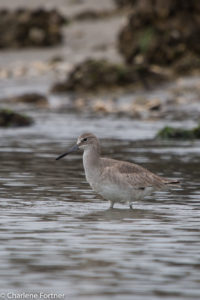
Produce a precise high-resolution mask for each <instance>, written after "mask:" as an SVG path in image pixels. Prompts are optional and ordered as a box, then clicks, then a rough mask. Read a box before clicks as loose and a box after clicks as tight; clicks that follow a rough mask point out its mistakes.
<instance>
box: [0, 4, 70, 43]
mask: <svg viewBox="0 0 200 300" xmlns="http://www.w3.org/2000/svg"><path fill="white" fill-rule="evenodd" d="M64 23H65V19H64V17H63V16H61V15H60V13H58V12H57V11H56V10H55V9H54V10H50V11H46V10H44V9H36V10H29V9H18V10H15V11H8V10H0V48H22V47H38V46H52V45H57V44H60V43H61V42H62V33H61V27H62V25H63V24H64Z"/></svg>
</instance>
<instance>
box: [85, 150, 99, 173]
mask: <svg viewBox="0 0 200 300" xmlns="http://www.w3.org/2000/svg"><path fill="white" fill-rule="evenodd" d="M83 166H84V169H85V174H86V178H87V179H91V178H92V177H93V176H94V177H95V176H96V175H98V173H99V171H100V149H99V147H98V145H96V146H93V147H91V148H89V149H86V150H85V151H84V153H83Z"/></svg>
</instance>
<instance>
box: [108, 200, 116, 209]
mask: <svg viewBox="0 0 200 300" xmlns="http://www.w3.org/2000/svg"><path fill="white" fill-rule="evenodd" d="M114 204H115V202H113V201H110V207H109V208H111V209H112V208H113V207H114Z"/></svg>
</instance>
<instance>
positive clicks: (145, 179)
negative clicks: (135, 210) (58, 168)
mask: <svg viewBox="0 0 200 300" xmlns="http://www.w3.org/2000/svg"><path fill="white" fill-rule="evenodd" d="M79 149H81V150H83V166H84V170H85V175H86V179H87V181H88V183H89V184H90V186H91V187H92V189H93V190H94V191H95V192H97V194H100V195H101V196H102V197H103V198H104V199H106V200H109V201H110V208H113V206H114V204H115V203H129V206H130V208H132V203H133V201H134V200H139V199H143V198H144V197H145V196H147V195H150V194H151V193H152V192H154V191H157V190H162V189H166V188H167V187H170V186H171V185H175V184H177V183H179V182H178V181H177V180H174V179H172V180H171V179H167V178H164V177H160V176H158V175H156V174H154V173H152V172H150V171H148V170H147V169H145V168H143V167H141V166H139V165H137V164H134V163H130V162H126V161H120V160H115V159H111V158H104V157H101V156H100V144H99V140H98V138H97V137H96V136H95V135H94V134H92V133H85V134H82V135H81V136H80V137H79V138H78V140H77V143H76V144H75V145H74V146H73V147H72V148H71V149H69V150H68V151H67V152H66V153H64V154H62V155H60V156H58V157H57V158H56V160H58V159H61V158H62V157H64V156H66V155H68V154H69V153H71V152H74V151H77V150H79Z"/></svg>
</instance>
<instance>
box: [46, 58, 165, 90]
mask: <svg viewBox="0 0 200 300" xmlns="http://www.w3.org/2000/svg"><path fill="white" fill-rule="evenodd" d="M164 78H165V79H166V76H164V75H163V74H159V73H158V72H155V71H153V70H151V69H150V68H148V67H146V66H145V65H132V66H130V67H129V66H127V65H124V64H121V65H120V64H114V63H110V62H108V61H106V60H103V59H100V60H94V59H88V60H86V61H84V62H82V63H80V64H78V65H76V66H75V67H74V69H72V71H71V72H70V73H69V76H68V78H67V80H66V81H64V82H61V83H60V82H59V83H56V84H55V85H54V86H53V87H52V92H56V93H59V92H77V91H78V92H83V91H84V92H95V91H99V90H100V89H110V88H122V87H127V86H131V85H132V86H135V85H137V84H140V85H141V84H142V85H143V86H146V87H149V85H151V84H153V83H155V82H156V83H158V82H160V81H162V80H163V79H164Z"/></svg>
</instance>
